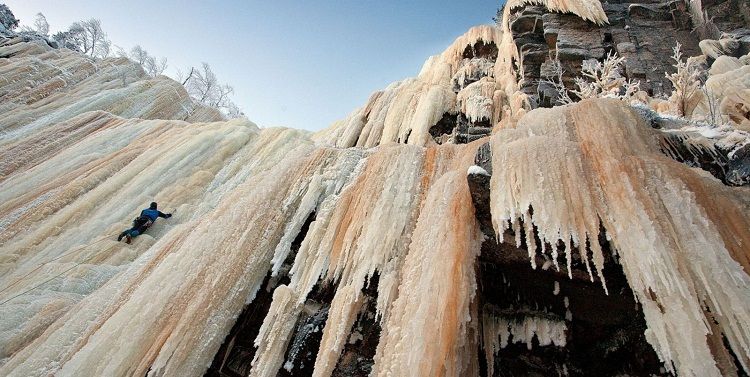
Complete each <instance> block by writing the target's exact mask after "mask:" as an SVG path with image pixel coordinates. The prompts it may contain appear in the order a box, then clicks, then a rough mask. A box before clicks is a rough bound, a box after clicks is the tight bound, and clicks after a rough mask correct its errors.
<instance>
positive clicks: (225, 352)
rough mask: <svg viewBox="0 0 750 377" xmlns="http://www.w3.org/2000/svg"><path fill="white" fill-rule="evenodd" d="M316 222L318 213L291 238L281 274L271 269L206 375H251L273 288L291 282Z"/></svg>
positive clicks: (238, 376)
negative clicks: (297, 257)
mask: <svg viewBox="0 0 750 377" xmlns="http://www.w3.org/2000/svg"><path fill="white" fill-rule="evenodd" d="M313 221H315V212H312V213H311V214H310V215H309V216H308V218H307V219H306V220H305V223H304V224H303V226H302V228H301V229H300V232H299V234H297V236H296V237H295V239H294V241H292V246H291V252H290V253H289V255H288V256H287V258H286V260H284V263H283V265H282V267H281V268H280V270H279V274H278V275H277V276H273V277H272V276H271V271H268V274H267V275H266V277H265V278H264V279H263V282H262V284H261V285H260V289H258V292H257V293H256V296H255V298H254V299H253V300H252V301H251V302H250V303H249V304H247V305H246V306H245V308H244V309H243V310H242V313H240V315H239V317H238V318H237V321H236V322H235V324H234V326H233V327H232V330H230V332H229V334H228V335H227V337H226V338H225V339H224V342H223V343H222V345H221V347H220V348H219V351H218V352H217V353H216V355H215V356H214V360H213V362H212V363H211V366H209V368H208V370H207V371H206V373H205V376H210V377H241V376H247V375H248V373H249V372H250V369H251V365H250V363H251V362H252V360H253V357H255V351H256V348H255V345H254V344H253V342H254V341H255V338H256V337H257V336H258V333H259V332H260V327H261V325H262V324H263V320H264V319H265V317H266V315H268V311H269V309H270V307H271V302H272V301H273V291H274V289H275V288H276V287H277V286H279V285H281V284H288V283H289V281H290V279H289V276H288V275H287V274H288V272H289V270H290V268H291V266H292V264H293V263H294V259H295V257H296V256H297V252H298V251H299V248H300V246H301V245H302V241H303V240H304V239H305V236H306V235H307V231H308V230H309V229H310V224H312V222H313ZM329 302H330V301H329Z"/></svg>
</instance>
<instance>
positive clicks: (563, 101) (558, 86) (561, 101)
mask: <svg viewBox="0 0 750 377" xmlns="http://www.w3.org/2000/svg"><path fill="white" fill-rule="evenodd" d="M563 73H564V70H563V67H562V63H561V62H560V60H559V59H554V60H552V61H551V63H550V67H549V72H548V73H547V74H545V76H544V78H542V80H540V81H541V82H542V83H546V84H548V85H549V86H551V87H552V88H553V89H555V91H556V92H557V98H556V99H555V103H554V105H567V104H569V103H573V102H574V101H573V99H572V98H570V93H569V92H568V89H567V88H566V87H565V84H564V83H563ZM540 98H541V97H540Z"/></svg>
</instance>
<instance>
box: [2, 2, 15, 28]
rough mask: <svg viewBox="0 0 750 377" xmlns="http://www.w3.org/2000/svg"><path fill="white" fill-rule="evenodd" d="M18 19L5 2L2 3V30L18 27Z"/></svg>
mask: <svg viewBox="0 0 750 377" xmlns="http://www.w3.org/2000/svg"><path fill="white" fill-rule="evenodd" d="M18 23H19V21H18V19H17V18H16V16H15V15H14V14H13V12H11V11H10V8H8V6H7V5H5V4H0V30H3V29H6V30H13V29H15V28H17V27H18Z"/></svg>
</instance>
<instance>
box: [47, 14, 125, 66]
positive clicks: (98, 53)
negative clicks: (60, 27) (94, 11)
mask: <svg viewBox="0 0 750 377" xmlns="http://www.w3.org/2000/svg"><path fill="white" fill-rule="evenodd" d="M53 38H54V39H55V40H56V41H57V42H58V43H60V44H61V46H63V47H67V48H70V49H72V50H76V51H80V52H82V53H84V54H86V55H89V56H91V57H94V58H106V57H107V56H109V54H110V50H111V47H112V42H110V41H109V39H108V38H107V33H105V32H104V30H103V29H102V22H101V21H100V20H98V19H96V18H91V19H89V20H86V21H79V22H74V23H73V24H72V25H70V28H68V30H67V31H65V32H60V33H57V34H55V35H54V36H53Z"/></svg>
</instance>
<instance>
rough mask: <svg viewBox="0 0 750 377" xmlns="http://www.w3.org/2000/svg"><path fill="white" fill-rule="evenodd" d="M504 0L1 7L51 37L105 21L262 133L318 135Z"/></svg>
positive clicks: (174, 1)
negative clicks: (203, 71)
mask: <svg viewBox="0 0 750 377" xmlns="http://www.w3.org/2000/svg"><path fill="white" fill-rule="evenodd" d="M500 1H501V0H476V1H471V2H469V1H458V0H452V1H447V0H445V1H443V0H440V1H437V0H436V1H427V0H423V1H385V0H382V1H370V0H349V1H291V0H277V1H255V0H245V1H241V0H232V1H230V0H227V1H207V0H203V1H192V0H190V1H187V0H164V1H155V0H128V1H125V0H106V1H103V0H65V1H61V0H5V3H6V4H7V5H8V6H9V7H10V8H11V10H12V11H13V12H14V13H15V15H16V17H17V18H19V19H21V22H22V24H30V23H31V22H32V21H33V18H34V15H35V14H36V13H37V12H42V13H44V15H45V16H46V17H47V20H48V21H49V23H50V28H51V30H52V31H58V30H60V29H65V28H67V27H68V26H69V25H70V24H71V23H72V22H74V21H77V20H81V19H88V18H91V17H95V18H99V19H100V20H101V21H102V25H103V27H104V29H105V31H106V32H107V33H108V34H109V38H110V40H112V42H113V43H114V44H116V45H118V46H121V47H123V48H125V49H126V50H129V49H130V48H131V47H132V46H133V45H136V44H140V45H141V46H143V47H144V48H145V49H146V50H148V51H149V52H150V53H151V54H152V55H156V56H165V57H167V59H168V60H169V65H170V68H169V69H168V71H167V73H168V74H173V73H174V72H175V69H176V68H181V69H183V70H185V69H186V68H187V69H189V67H190V66H191V65H193V66H197V65H199V64H200V62H202V61H205V62H207V63H209V64H210V65H211V67H212V68H213V70H214V72H216V74H217V76H218V77H219V79H220V80H221V81H222V82H225V83H228V84H230V85H232V86H233V87H234V89H235V93H234V96H233V99H234V101H235V102H236V103H237V104H238V105H239V106H240V107H241V108H242V109H243V110H244V111H245V114H247V116H248V118H250V120H252V121H254V122H256V123H258V125H260V126H263V127H268V126H287V127H294V128H304V129H309V130H318V129H322V128H325V127H327V126H328V125H329V124H330V123H331V122H333V121H335V120H337V119H341V118H343V117H345V116H346V115H347V114H348V113H349V112H350V111H351V110H353V109H355V108H356V107H358V106H361V105H362V104H364V102H365V101H366V100H367V97H368V96H369V95H370V93H372V92H373V91H375V90H378V89H381V88H383V87H385V86H386V85H387V84H389V83H390V82H393V81H396V80H400V79H403V78H406V77H410V76H415V75H416V74H417V73H418V72H419V69H420V68H421V66H422V63H423V62H424V60H425V59H427V57H428V56H430V55H434V54H437V53H440V52H441V51H442V50H443V49H444V48H445V47H447V46H448V45H449V44H450V43H451V42H452V41H453V40H454V39H455V38H456V37H458V36H459V35H461V34H463V33H464V32H465V31H466V30H467V29H468V28H469V27H471V26H473V25H478V24H483V23H491V22H492V16H493V15H494V14H495V9H496V8H497V7H498V5H499V2H500Z"/></svg>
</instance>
